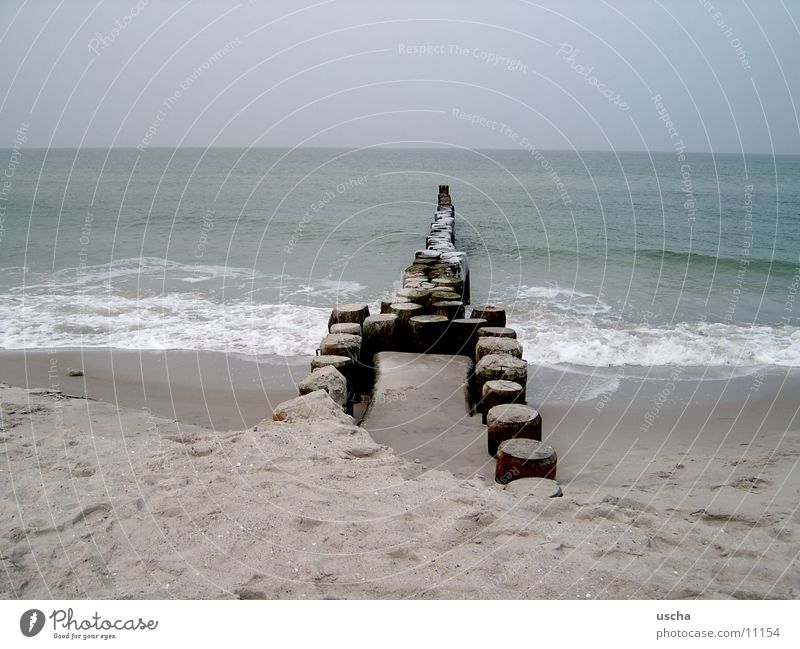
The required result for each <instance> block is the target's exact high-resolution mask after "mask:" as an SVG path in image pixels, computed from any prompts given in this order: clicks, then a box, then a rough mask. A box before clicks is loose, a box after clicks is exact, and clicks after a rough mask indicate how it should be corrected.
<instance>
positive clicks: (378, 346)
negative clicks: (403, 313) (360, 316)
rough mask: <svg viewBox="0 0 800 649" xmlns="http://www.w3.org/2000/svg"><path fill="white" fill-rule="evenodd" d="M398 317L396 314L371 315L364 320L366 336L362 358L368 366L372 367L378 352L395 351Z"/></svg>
mask: <svg viewBox="0 0 800 649" xmlns="http://www.w3.org/2000/svg"><path fill="white" fill-rule="evenodd" d="M396 326H397V316H396V315H395V314H394V313H383V314H381V315H371V316H369V317H368V318H367V319H366V320H364V325H363V327H362V328H363V330H364V336H363V338H362V341H361V356H362V360H363V361H364V363H365V364H366V365H369V366H370V367H372V365H373V362H372V358H373V357H374V356H375V354H377V353H378V352H391V351H394V350H395V347H396V341H395V328H396Z"/></svg>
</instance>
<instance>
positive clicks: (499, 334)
mask: <svg viewBox="0 0 800 649" xmlns="http://www.w3.org/2000/svg"><path fill="white" fill-rule="evenodd" d="M478 335H479V336H485V337H486V338H513V339H515V340H516V338H517V332H516V331H514V330H513V329H510V328H508V327H481V329H480V331H479V332H478Z"/></svg>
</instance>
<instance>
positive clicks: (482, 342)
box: [475, 327, 522, 363]
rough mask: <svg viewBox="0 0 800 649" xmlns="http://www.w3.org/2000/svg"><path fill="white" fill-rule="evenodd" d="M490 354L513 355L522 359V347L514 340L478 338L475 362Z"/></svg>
mask: <svg viewBox="0 0 800 649" xmlns="http://www.w3.org/2000/svg"><path fill="white" fill-rule="evenodd" d="M484 328H485V327H484ZM489 354H511V355H512V356H514V357H515V358H522V345H520V344H519V343H518V342H517V341H516V340H514V339H513V338H486V337H482V338H478V342H477V343H476V345H475V362H476V363H477V362H479V361H480V360H481V359H482V358H483V357H484V356H488V355H489Z"/></svg>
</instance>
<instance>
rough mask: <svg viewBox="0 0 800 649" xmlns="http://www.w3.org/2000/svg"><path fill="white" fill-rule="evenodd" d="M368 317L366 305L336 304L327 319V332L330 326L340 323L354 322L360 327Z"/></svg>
mask: <svg viewBox="0 0 800 649" xmlns="http://www.w3.org/2000/svg"><path fill="white" fill-rule="evenodd" d="M368 315H369V306H368V305H366V304H338V305H336V306H335V307H334V308H333V310H332V311H331V316H330V318H328V330H330V328H331V325H335V324H339V323H340V322H356V323H358V324H359V325H361V324H363V322H364V320H365V319H366V318H367V316H368Z"/></svg>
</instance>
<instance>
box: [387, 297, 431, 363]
mask: <svg viewBox="0 0 800 649" xmlns="http://www.w3.org/2000/svg"><path fill="white" fill-rule="evenodd" d="M423 311H424V309H423V308H422V306H421V305H419V304H415V303H414V302H399V303H395V304H391V305H389V313H393V314H394V315H396V316H397V321H396V324H395V342H396V343H397V351H401V352H405V351H412V350H413V347H414V346H413V345H412V342H413V341H412V338H411V328H410V325H409V320H411V318H412V317H413V316H415V315H422V313H423Z"/></svg>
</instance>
